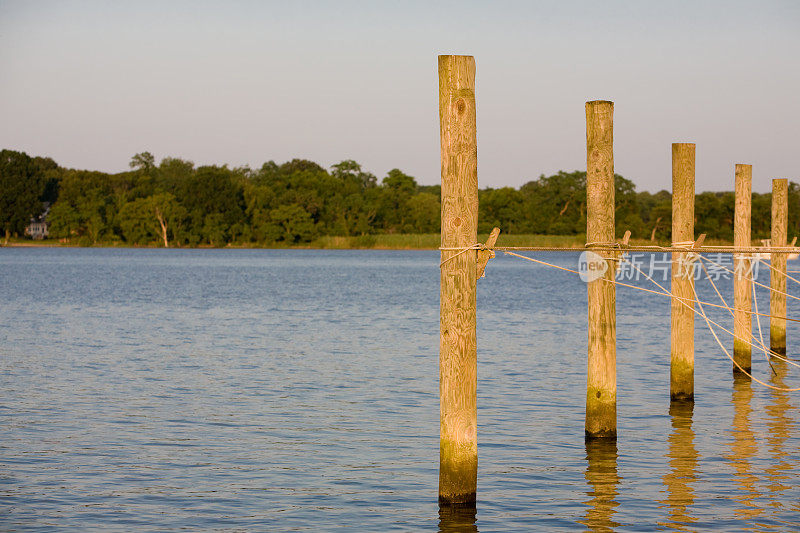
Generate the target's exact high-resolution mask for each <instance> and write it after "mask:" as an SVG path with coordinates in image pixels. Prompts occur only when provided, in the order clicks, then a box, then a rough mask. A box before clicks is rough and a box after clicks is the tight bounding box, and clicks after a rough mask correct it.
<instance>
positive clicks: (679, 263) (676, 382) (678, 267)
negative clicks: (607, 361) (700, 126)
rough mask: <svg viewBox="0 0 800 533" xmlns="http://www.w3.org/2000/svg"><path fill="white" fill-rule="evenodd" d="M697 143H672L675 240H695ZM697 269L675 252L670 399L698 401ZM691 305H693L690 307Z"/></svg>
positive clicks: (673, 237)
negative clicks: (695, 286)
mask: <svg viewBox="0 0 800 533" xmlns="http://www.w3.org/2000/svg"><path fill="white" fill-rule="evenodd" d="M694 156H695V146H694V144H693V143H673V145H672V242H673V244H674V243H688V242H691V241H694ZM693 287H694V269H693V262H692V260H691V258H690V257H689V254H688V253H687V252H673V253H672V294H673V295H674V296H673V298H672V305H671V317H672V319H671V321H672V324H671V325H672V332H671V337H670V348H671V349H670V352H671V357H670V359H671V362H670V379H669V390H670V399H671V400H672V401H675V400H690V401H693V400H694V311H693V309H694V289H693ZM687 306H690V307H687Z"/></svg>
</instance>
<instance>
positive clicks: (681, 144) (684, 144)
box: [672, 143, 695, 146]
mask: <svg viewBox="0 0 800 533" xmlns="http://www.w3.org/2000/svg"><path fill="white" fill-rule="evenodd" d="M694 145H695V144H694V143H672V146H694Z"/></svg>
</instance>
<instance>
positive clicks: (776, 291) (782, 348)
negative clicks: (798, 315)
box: [769, 179, 789, 355]
mask: <svg viewBox="0 0 800 533" xmlns="http://www.w3.org/2000/svg"><path fill="white" fill-rule="evenodd" d="M788 205H789V180H786V179H775V180H772V233H771V235H770V244H771V245H772V246H786V233H787V229H788ZM770 265H771V266H772V268H771V269H770V274H769V284H770V287H772V291H771V292H770V293H769V314H770V315H772V317H771V318H770V319H769V347H770V349H771V350H772V351H773V352H775V353H777V354H779V355H786V319H785V318H775V317H779V316H780V317H785V316H786V294H785V292H786V254H771V255H770Z"/></svg>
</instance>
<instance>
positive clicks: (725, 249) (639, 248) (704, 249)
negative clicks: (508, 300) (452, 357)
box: [440, 242, 800, 273]
mask: <svg viewBox="0 0 800 533" xmlns="http://www.w3.org/2000/svg"><path fill="white" fill-rule="evenodd" d="M691 244H694V243H691ZM442 249H445V250H447V249H449V248H440V250H442ZM458 249H459V250H460V249H461V248H458ZM486 249H487V250H495V251H498V252H505V251H509V250H511V251H515V252H575V251H577V250H584V249H585V250H624V251H626V252H696V253H710V252H719V253H734V254H761V253H774V254H793V253H800V248H797V247H792V248H788V247H787V248H770V247H764V246H761V247H757V246H750V247H738V248H737V247H734V246H708V245H703V246H699V247H697V248H689V247H681V246H657V245H650V246H645V245H623V244H620V243H613V245H612V244H610V243H593V242H589V243H586V245H584V246H583V248H581V247H578V246H576V247H572V248H565V247H563V246H491V247H487V248H486ZM796 273H800V272H796Z"/></svg>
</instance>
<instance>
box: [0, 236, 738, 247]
mask: <svg viewBox="0 0 800 533" xmlns="http://www.w3.org/2000/svg"><path fill="white" fill-rule="evenodd" d="M487 236H488V235H487V234H479V235H478V242H485V241H486V238H487ZM439 239H440V236H439V234H438V233H424V234H399V233H392V234H377V235H360V236H355V237H341V236H340V237H335V236H334V237H331V236H328V237H320V238H318V239H315V240H313V241H310V242H307V243H298V244H292V245H283V244H281V243H275V244H272V245H263V244H257V243H237V244H232V245H231V244H229V245H227V246H222V247H215V246H209V245H201V246H186V245H181V246H173V245H170V248H174V249H185V250H215V249H216V250H247V249H254V250H437V249H438V248H439ZM585 242H586V240H585V237H584V236H583V235H532V234H521V235H503V234H502V233H501V234H500V238H499V239H498V241H497V245H498V246H549V247H557V248H565V249H574V250H580V249H583V248H584V245H585ZM631 244H634V245H653V244H657V245H664V246H669V243H668V242H661V241H655V242H653V241H650V240H644V239H636V240H632V241H631ZM705 244H706V245H731V243H730V242H726V241H721V240H706V241H705ZM3 247H9V248H144V249H154V248H164V246H163V245H159V244H157V243H150V244H130V243H124V242H99V243H97V244H94V245H88V246H86V245H81V244H78V243H77V242H61V241H59V240H56V239H47V240H43V241H33V240H28V239H19V238H17V239H13V240H11V241H9V243H8V244H7V245H3V244H1V243H0V248H3Z"/></svg>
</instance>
